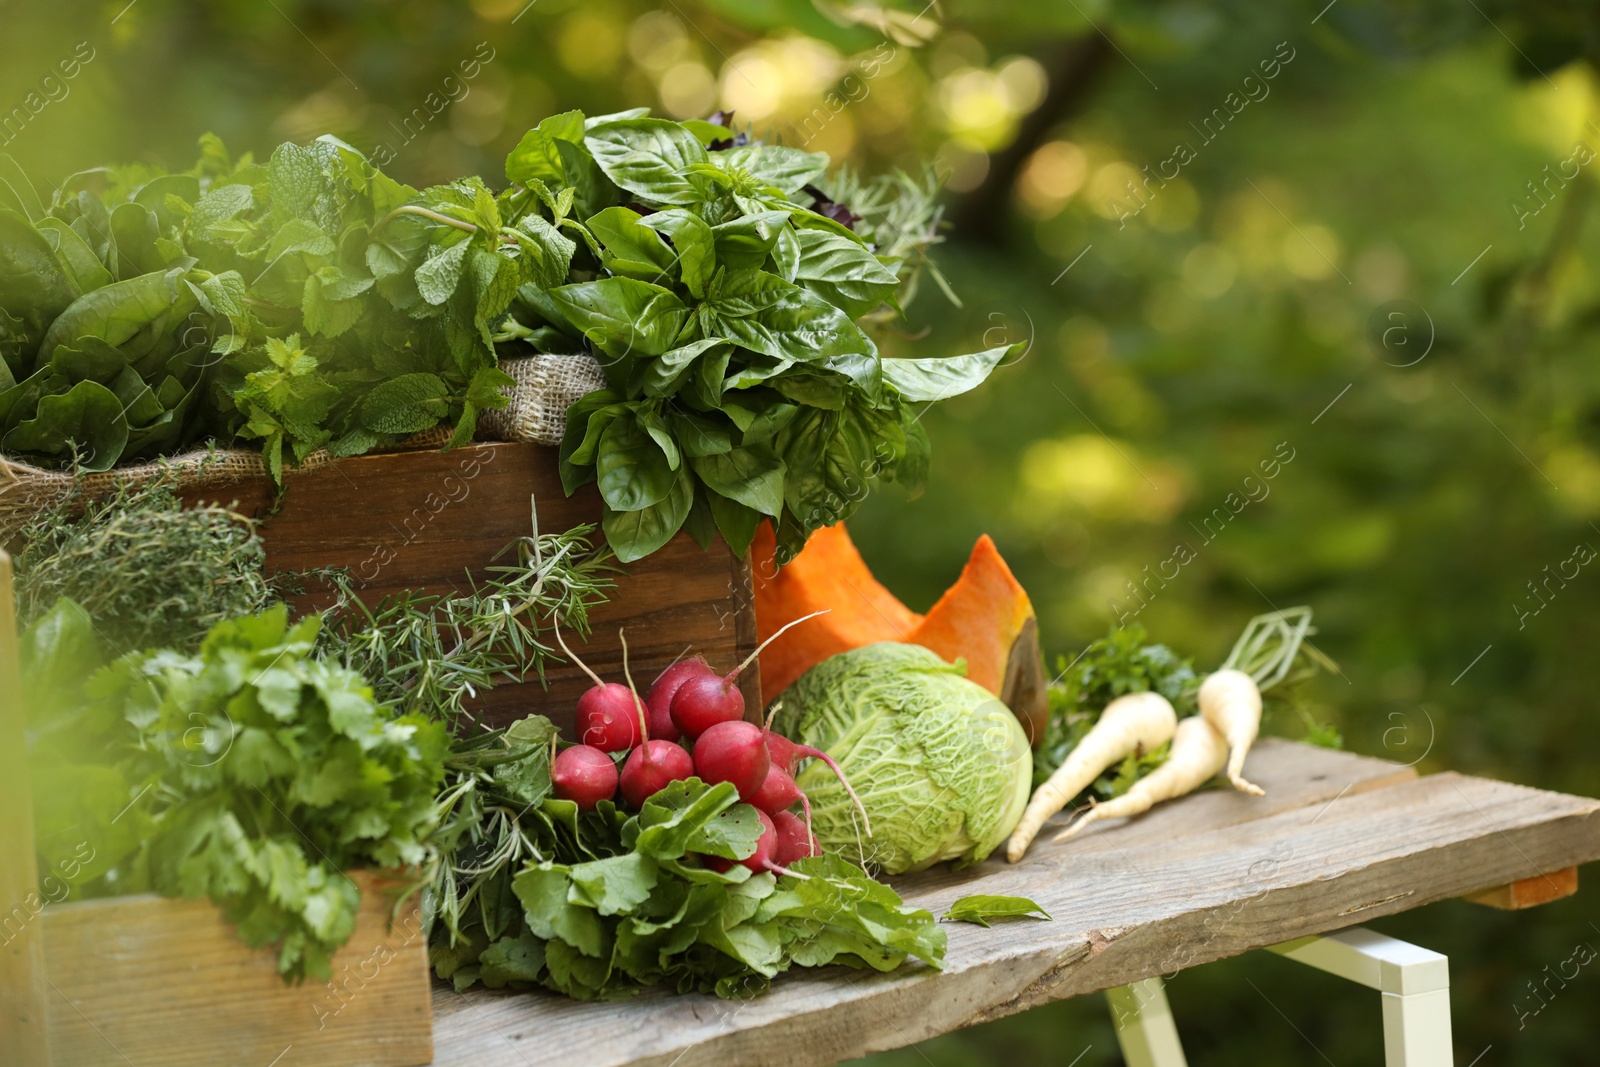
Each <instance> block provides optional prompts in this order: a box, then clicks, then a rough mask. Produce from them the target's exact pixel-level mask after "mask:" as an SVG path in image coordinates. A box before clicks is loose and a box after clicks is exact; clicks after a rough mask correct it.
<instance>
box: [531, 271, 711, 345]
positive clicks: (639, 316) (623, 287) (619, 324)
mask: <svg viewBox="0 0 1600 1067" xmlns="http://www.w3.org/2000/svg"><path fill="white" fill-rule="evenodd" d="M550 296H551V297H552V298H553V299H554V300H555V302H556V304H557V306H558V307H559V308H560V309H561V311H562V312H563V313H564V314H565V316H566V318H567V320H568V321H569V322H571V323H572V324H573V325H574V326H576V327H577V328H578V329H579V330H581V331H582V332H583V336H584V337H585V338H587V339H588V341H589V342H590V343H591V344H593V345H594V346H595V347H597V348H599V349H600V350H601V351H602V352H604V353H605V354H606V355H608V356H611V357H612V358H613V359H621V358H623V357H624V356H628V355H640V356H659V355H661V354H663V353H665V352H666V351H667V350H668V349H670V348H672V347H673V345H674V343H675V342H676V340H677V337H678V334H679V333H680V332H681V331H682V329H683V325H684V323H685V322H686V321H687V320H688V317H689V309H688V308H686V307H684V306H683V301H681V300H679V299H678V297H677V296H676V295H675V294H674V293H673V292H672V290H670V289H663V288H662V287H661V286H659V285H651V284H650V283H648V282H641V281H637V280H635V279H633V278H602V279H600V280H599V281H593V282H579V283H577V284H576V285H563V286H561V287H560V288H558V289H552V290H550Z"/></svg>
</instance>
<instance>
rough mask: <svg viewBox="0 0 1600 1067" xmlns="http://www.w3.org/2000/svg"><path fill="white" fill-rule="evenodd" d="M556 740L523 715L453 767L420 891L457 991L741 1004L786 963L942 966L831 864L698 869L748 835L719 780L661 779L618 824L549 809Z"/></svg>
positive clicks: (916, 924) (745, 842) (849, 874)
mask: <svg viewBox="0 0 1600 1067" xmlns="http://www.w3.org/2000/svg"><path fill="white" fill-rule="evenodd" d="M554 738H555V730H554V728H553V727H552V726H551V725H550V723H549V722H548V721H547V720H545V719H543V718H542V717H540V716H530V717H529V718H527V719H524V720H522V721H521V722H519V723H517V724H515V725H514V726H513V727H512V728H511V729H510V730H508V731H506V732H505V733H504V734H483V735H479V737H478V738H476V739H475V740H473V741H470V742H467V743H466V744H465V745H464V746H463V747H462V749H461V750H460V751H459V752H458V753H457V755H455V756H454V757H452V760H451V765H452V772H453V776H452V779H451V782H450V784H449V785H448V786H447V787H446V789H445V792H444V795H443V797H444V800H443V802H444V805H445V807H446V811H447V815H446V821H445V825H444V829H443V830H442V832H441V839H442V840H444V841H446V842H449V843H450V845H451V846H453V847H452V849H451V852H450V857H451V858H450V860H449V861H448V862H447V863H445V864H443V865H442V866H441V867H440V869H439V872H438V874H437V876H436V878H435V880H434V886H433V893H432V899H433V901H434V905H435V909H436V914H437V918H438V921H437V924H436V926H435V927H434V930H433V933H432V937H431V947H430V957H431V959H432V961H433V965H434V970H435V971H436V973H437V974H438V975H439V977H441V978H444V979H447V980H450V981H452V982H453V983H454V984H455V986H456V988H458V989H465V988H467V987H469V986H471V985H473V984H475V983H477V982H482V983H483V984H485V985H487V986H489V987H490V988H500V987H502V986H507V985H512V986H527V985H541V986H544V987H546V988H549V989H553V990H556V991H558V992H561V993H565V994H567V995H569V996H572V997H576V998H578V999H581V1000H594V999H613V998H616V997H622V996H628V995H631V994H633V993H636V992H638V991H640V990H643V989H647V988H651V987H656V986H665V987H667V988H671V989H676V990H678V991H679V992H688V991H691V990H700V991H704V992H714V993H716V994H717V995H719V996H723V997H742V996H751V995H754V994H756V993H759V992H761V991H762V990H764V989H765V988H766V987H767V984H768V982H769V981H770V980H771V979H772V978H773V977H774V976H776V975H777V974H779V973H781V972H783V971H785V970H787V969H788V968H790V967H792V966H802V967H820V966H824V965H826V964H829V963H844V964H847V965H850V966H856V967H863V966H865V967H872V968H875V969H877V970H890V969H892V968H894V967H896V966H898V965H899V964H901V963H902V962H904V960H905V959H906V958H907V957H908V956H915V957H917V958H919V959H921V960H923V961H924V962H926V963H928V964H930V965H931V966H938V965H939V964H940V962H941V960H942V959H943V956H944V946H945V938H944V933H943V931H941V930H940V929H939V928H938V926H937V924H936V923H935V922H934V921H933V916H932V915H931V914H930V913H928V912H926V911H920V910H916V909H911V908H907V907H906V906H905V905H904V904H903V903H902V901H901V900H900V898H899V897H898V896H897V895H896V894H895V893H894V891H893V890H891V889H890V888H889V887H887V886H885V885H882V884H880V883H878V882H876V881H874V880H872V879H871V878H869V877H868V876H867V875H866V874H865V873H864V872H862V871H861V870H860V869H859V868H856V867H853V866H851V865H850V864H849V863H846V862H845V861H843V860H841V859H839V858H838V857H835V856H822V857H816V858H813V859H807V860H801V861H799V862H798V863H796V864H795V865H794V867H793V869H794V870H795V871H796V872H797V874H798V875H801V876H804V877H788V876H784V877H779V878H774V876H773V875H771V874H765V873H763V874H754V875H752V874H751V873H750V871H749V870H747V869H746V868H744V867H742V866H737V865H735V866H733V867H731V868H730V869H729V870H728V871H727V872H726V873H718V872H717V871H714V870H712V869H710V868H708V867H706V866H703V865H702V864H701V863H700V861H699V860H698V859H697V858H696V856H697V855H716V856H722V857H725V858H728V859H738V858H742V857H747V856H749V855H751V854H752V853H753V852H754V851H755V847H756V841H757V838H758V837H759V836H760V833H761V823H760V821H759V820H758V818H757V817H756V814H755V811H754V809H752V808H750V807H749V806H748V805H745V804H741V803H739V798H738V795H737V794H736V792H735V791H734V789H733V787H732V786H730V785H728V784H727V783H722V784H719V785H708V784H706V783H704V782H702V781H700V780H699V779H697V778H690V779H686V780H684V781H680V782H674V783H673V784H672V785H670V786H668V787H667V788H665V789H663V790H662V791H661V792H659V793H657V794H656V795H655V796H654V797H652V798H651V799H650V800H648V801H647V802H646V803H645V805H644V807H643V809H642V810H641V811H639V812H638V813H637V814H631V815H630V814H628V813H626V812H623V811H620V810H618V809H617V808H615V807H614V806H613V805H612V804H611V803H610V802H609V801H602V802H601V803H600V804H599V805H598V806H597V808H596V809H595V810H594V811H593V812H587V813H586V812H580V811H579V810H578V808H577V806H576V805H575V804H573V803H571V802H570V801H564V800H558V799H554V798H553V797H552V796H551V795H550V784H549V755H550V749H551V745H552V744H553V742H554Z"/></svg>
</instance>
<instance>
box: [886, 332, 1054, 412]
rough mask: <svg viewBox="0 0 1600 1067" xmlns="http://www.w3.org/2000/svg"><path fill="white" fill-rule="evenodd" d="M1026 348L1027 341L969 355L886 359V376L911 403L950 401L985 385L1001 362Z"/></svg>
mask: <svg viewBox="0 0 1600 1067" xmlns="http://www.w3.org/2000/svg"><path fill="white" fill-rule="evenodd" d="M1026 347H1027V342H1026V341H1018V342H1016V343H1015V344H1009V345H1000V346H998V347H996V348H990V349H986V350H984V351H982V352H974V353H972V354H971V355H966V356H945V357H942V358H937V359H885V360H882V361H881V362H882V366H883V377H884V380H885V381H887V382H888V383H889V384H890V385H892V386H894V387H895V389H896V390H898V391H899V393H900V395H901V396H903V397H905V398H906V399H907V400H912V401H916V402H919V403H920V402H922V401H934V400H947V399H949V398H950V397H953V396H959V395H960V394H962V393H965V392H967V391H968V390H971V389H975V388H977V387H978V386H979V385H981V384H983V380H984V379H985V378H987V377H989V373H990V372H991V371H993V370H994V369H995V367H996V366H998V365H999V364H1000V361H1001V360H1003V359H1005V358H1006V357H1008V356H1010V355H1012V354H1013V353H1016V352H1020V351H1022V350H1023V349H1024V348H1026Z"/></svg>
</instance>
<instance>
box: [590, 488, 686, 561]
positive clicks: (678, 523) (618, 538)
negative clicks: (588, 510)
mask: <svg viewBox="0 0 1600 1067" xmlns="http://www.w3.org/2000/svg"><path fill="white" fill-rule="evenodd" d="M693 503H694V476H693V475H691V474H690V473H689V467H688V465H687V464H684V465H681V466H679V468H678V472H677V476H676V478H675V479H674V481H673V483H672V488H671V490H670V491H669V492H668V493H667V496H666V498H665V499H664V500H661V501H658V502H657V503H654V504H651V505H650V506H649V507H647V508H642V509H640V510H638V511H616V510H614V509H613V508H612V507H611V506H610V505H606V507H605V513H604V516H603V518H602V519H601V528H602V529H603V530H604V531H605V535H606V543H607V544H609V545H610V546H611V550H612V551H613V552H615V553H616V554H617V559H618V561H619V562H622V563H632V562H633V561H634V560H638V559H643V558H644V557H645V556H648V555H649V554H650V553H652V552H654V551H655V550H656V549H658V548H660V547H661V546H662V545H664V544H666V543H667V542H668V541H670V540H672V535H673V534H675V533H677V532H678V530H679V529H680V528H681V527H682V526H683V521H684V519H686V518H687V517H688V515H689V508H690V506H691V505H692V504H693Z"/></svg>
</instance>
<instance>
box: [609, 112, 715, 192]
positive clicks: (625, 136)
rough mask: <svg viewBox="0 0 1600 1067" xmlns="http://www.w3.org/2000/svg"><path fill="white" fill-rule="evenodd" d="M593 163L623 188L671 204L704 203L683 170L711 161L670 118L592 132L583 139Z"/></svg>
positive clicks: (612, 125) (625, 121)
mask: <svg viewBox="0 0 1600 1067" xmlns="http://www.w3.org/2000/svg"><path fill="white" fill-rule="evenodd" d="M583 141H584V144H585V145H586V146H587V147H588V149H589V151H590V153H591V154H593V156H594V161H595V163H597V164H598V165H599V167H600V169H601V170H602V171H604V172H605V175H606V177H608V178H610V179H611V180H612V181H613V182H615V183H616V184H617V185H618V186H620V187H621V188H623V189H626V190H628V191H629V192H630V193H634V194H636V195H638V196H642V197H645V198H647V199H649V200H656V201H660V202H662V203H667V204H692V203H694V202H695V201H696V200H699V199H701V197H700V194H699V193H698V192H697V191H696V189H695V188H694V186H693V185H691V184H690V182H689V179H688V178H686V177H684V175H683V171H684V169H685V168H686V167H688V166H690V165H691V164H694V163H704V162H705V161H706V150H705V147H704V146H702V145H701V144H700V142H699V140H698V139H696V138H695V136H694V134H692V133H690V132H689V131H688V130H686V129H684V128H683V127H682V126H680V125H678V124H677V123H676V122H669V121H668V120H666V119H648V118H635V119H622V120H619V121H616V122H609V123H605V124H603V125H599V126H594V127H591V128H590V129H589V130H588V131H587V132H586V133H585V134H584V138H583Z"/></svg>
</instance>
